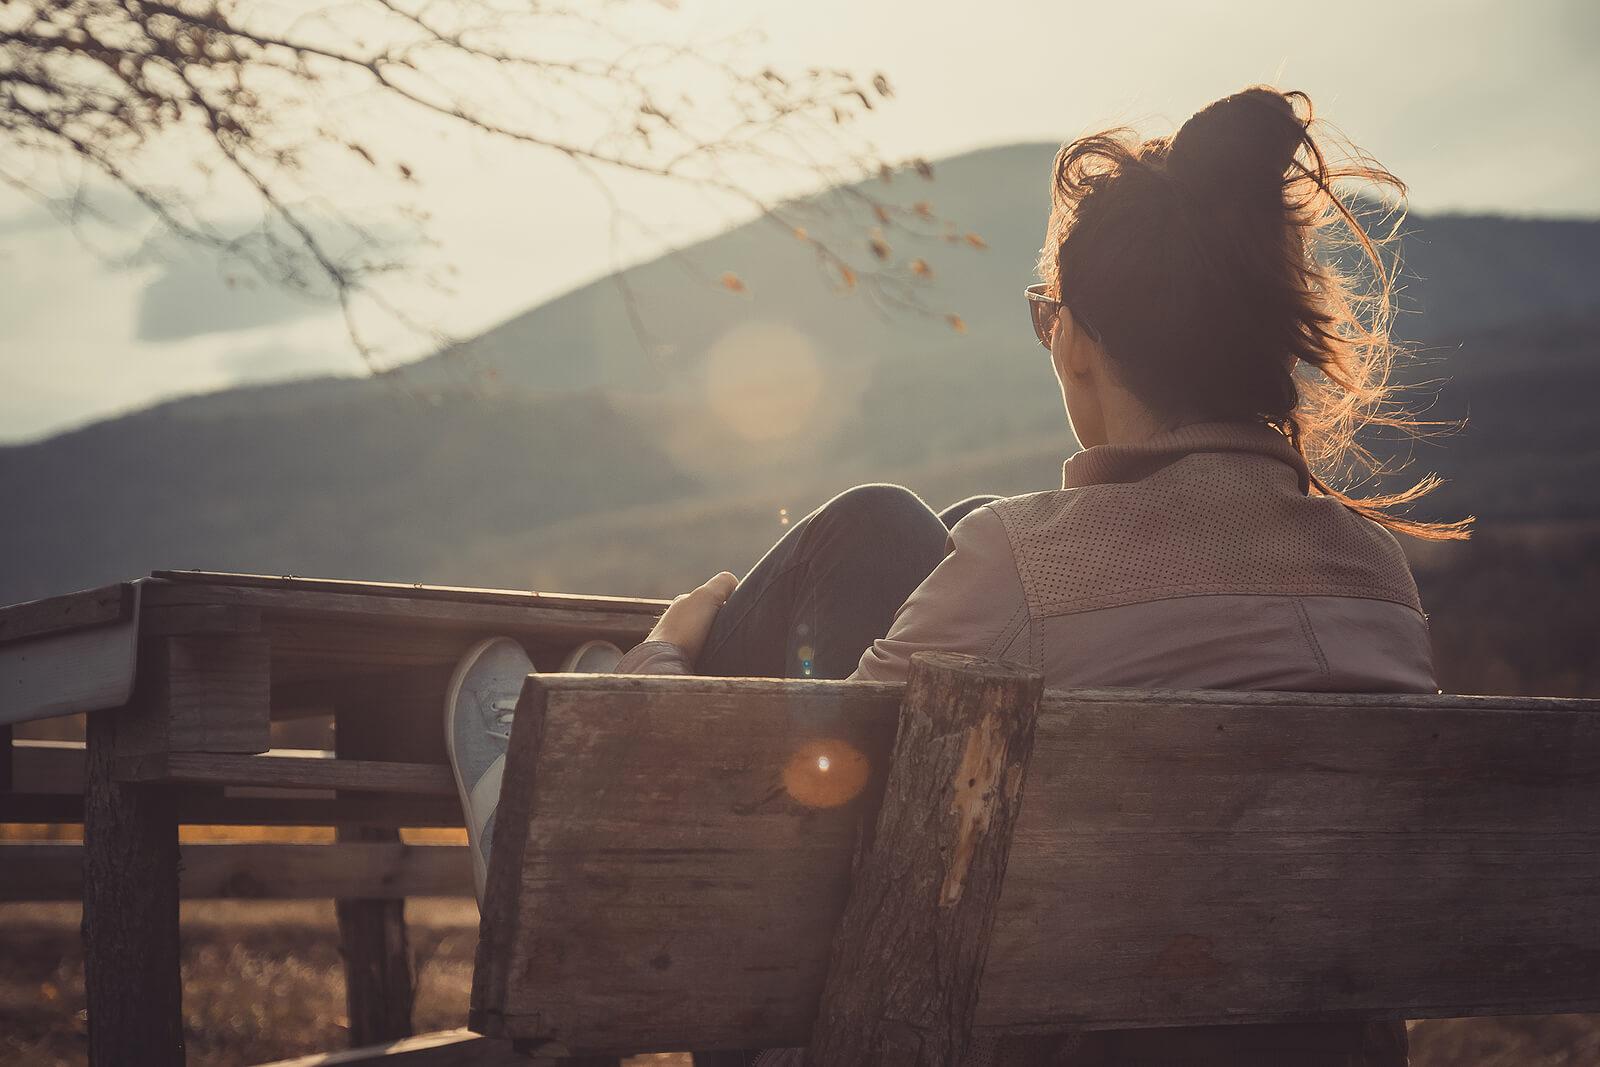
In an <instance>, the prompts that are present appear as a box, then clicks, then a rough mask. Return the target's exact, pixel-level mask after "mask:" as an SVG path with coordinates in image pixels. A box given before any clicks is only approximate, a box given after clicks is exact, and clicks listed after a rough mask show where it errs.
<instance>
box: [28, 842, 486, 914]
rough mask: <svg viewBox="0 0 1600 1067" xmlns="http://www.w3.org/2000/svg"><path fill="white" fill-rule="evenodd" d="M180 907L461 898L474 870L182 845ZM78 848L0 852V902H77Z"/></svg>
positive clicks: (313, 850)
mask: <svg viewBox="0 0 1600 1067" xmlns="http://www.w3.org/2000/svg"><path fill="white" fill-rule="evenodd" d="M178 854H179V856H180V858H181V859H182V864H183V878H182V881H181V883H180V885H179V889H178V891H179V895H180V896H181V897H182V898H183V899H185V900H327V899H331V898H334V897H361V898H370V899H399V898H403V897H411V896H429V897H441V896H466V895H469V894H471V892H472V863H471V860H470V858H469V857H468V855H467V850H466V848H465V847H463V846H460V845H405V844H400V843H399V842H371V843H368V842H355V841H348V842H340V843H337V844H332V845H313V844H307V845H301V844H215V845H199V844H189V845H181V846H179V849H178ZM83 860H84V855H83V847H82V846H81V845H77V844H73V843H69V842H49V843H27V844H5V845H0V900H3V901H23V900H78V899H81V897H82V894H83Z"/></svg>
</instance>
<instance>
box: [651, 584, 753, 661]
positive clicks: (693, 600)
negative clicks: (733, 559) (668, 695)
mask: <svg viewBox="0 0 1600 1067" xmlns="http://www.w3.org/2000/svg"><path fill="white" fill-rule="evenodd" d="M738 584H739V579H737V578H735V577H734V576H733V575H732V574H730V573H728V572H727V571H723V572H722V573H721V574H719V575H717V576H716V577H714V578H711V579H709V580H707V581H706V583H705V584H704V585H702V586H701V587H700V588H698V589H696V590H694V591H693V592H689V593H683V594H681V595H679V596H676V597H674V598H673V600H672V604H671V606H669V607H668V608H667V611H666V614H665V615H662V616H661V618H660V619H657V620H656V625H655V629H653V630H651V631H650V636H649V637H647V638H645V640H646V641H666V642H668V643H669V644H674V645H677V646H678V647H679V648H681V649H683V654H684V656H686V657H687V658H688V660H689V662H690V663H691V664H692V663H694V662H695V661H696V660H698V659H699V658H700V650H701V649H702V648H704V647H705V643H706V635H708V634H709V633H711V624H712V622H714V621H715V620H716V618H717V612H718V611H720V610H722V605H723V604H725V603H727V601H728V598H729V597H730V596H732V595H733V590H734V588H735V587H736V586H737V585H738Z"/></svg>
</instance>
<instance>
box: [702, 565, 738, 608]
mask: <svg viewBox="0 0 1600 1067" xmlns="http://www.w3.org/2000/svg"><path fill="white" fill-rule="evenodd" d="M738 587H739V579H737V578H735V577H734V576H733V575H732V574H730V573H729V572H728V571H723V572H722V573H720V574H716V575H713V576H712V577H710V578H707V579H706V581H705V584H704V585H702V586H701V587H700V588H701V589H704V590H705V591H706V592H708V593H710V594H711V596H712V597H713V598H715V600H716V602H717V604H718V605H722V604H726V603H727V602H728V598H729V597H731V596H732V595H733V591H734V590H735V589H737V588H738ZM697 592H698V590H697Z"/></svg>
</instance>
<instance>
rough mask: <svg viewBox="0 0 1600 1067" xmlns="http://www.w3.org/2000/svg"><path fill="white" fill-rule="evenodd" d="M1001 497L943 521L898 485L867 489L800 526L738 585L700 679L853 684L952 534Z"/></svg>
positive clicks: (715, 629)
mask: <svg viewBox="0 0 1600 1067" xmlns="http://www.w3.org/2000/svg"><path fill="white" fill-rule="evenodd" d="M998 499H999V497H993V496H974V497H968V498H967V499H966V500H963V501H961V502H960V503H959V504H952V505H951V506H950V507H948V508H945V509H944V510H943V511H941V512H934V511H933V510H932V509H930V508H929V507H928V505H926V504H924V503H923V502H922V499H921V498H920V497H918V496H917V494H915V493H913V492H912V491H911V490H909V489H906V488H904V487H902V486H898V485H858V486H856V487H855V488H854V489H848V490H846V491H845V492H843V493H840V494H839V495H838V496H836V497H834V498H833V499H832V500H830V501H828V502H827V503H826V504H824V505H822V506H821V507H820V508H818V509H817V510H816V511H813V512H812V513H811V514H809V515H807V516H806V517H805V518H803V519H801V520H800V521H799V522H797V523H795V524H794V526H793V527H791V528H790V530H789V531H788V532H787V533H785V534H784V535H783V537H781V538H780V539H779V540H778V543H777V544H775V545H773V546H772V548H771V549H769V550H768V551H767V554H766V555H764V556H762V557H761V561H760V562H759V563H757V564H756V565H755V566H754V567H753V568H751V570H750V573H749V574H746V575H745V576H744V578H743V580H741V581H740V582H739V587H738V588H737V589H735V590H734V593H733V596H731V597H729V598H728V602H727V603H726V604H724V605H723V606H722V610H721V611H719V612H718V613H717V621H716V623H715V624H714V625H713V626H712V627H711V634H710V636H708V637H707V638H706V644H705V649H704V650H703V651H702V652H701V653H700V658H699V660H698V661H696V667H695V669H696V670H697V671H698V673H700V674H710V675H719V676H722V677H729V678H731V677H756V678H845V677H848V676H849V675H850V673H851V672H852V671H854V670H855V669H856V663H857V662H858V661H859V660H860V659H861V654H862V653H863V652H865V651H866V650H867V647H868V646H869V645H871V644H872V642H873V641H875V640H876V639H878V638H880V637H882V636H883V635H884V634H886V633H888V632H889V623H890V622H892V621H893V619H894V613H895V612H896V611H898V610H899V609H900V605H901V604H904V603H905V601H906V597H908V596H910V595H911V591H912V590H913V589H915V588H916V587H917V586H919V585H921V584H922V580H923V579H924V578H926V577H927V576H928V574H929V573H930V572H931V571H932V570H933V568H934V567H936V566H938V564H939V561H940V560H942V559H943V558H944V553H945V542H946V538H947V537H948V535H949V532H950V527H952V526H954V525H955V524H956V523H957V522H959V521H960V520H961V518H962V517H963V516H965V515H966V514H967V513H968V512H970V511H973V510H975V509H977V508H980V507H982V506H983V505H985V504H987V503H989V502H990V501H993V500H998Z"/></svg>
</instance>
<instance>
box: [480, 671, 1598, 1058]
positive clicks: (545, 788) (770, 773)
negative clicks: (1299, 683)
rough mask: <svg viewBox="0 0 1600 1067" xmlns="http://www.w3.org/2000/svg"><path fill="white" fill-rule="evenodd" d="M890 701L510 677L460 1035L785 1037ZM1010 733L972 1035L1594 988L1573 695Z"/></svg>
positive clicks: (1564, 1000) (1250, 1017) (1189, 702)
mask: <svg viewBox="0 0 1600 1067" xmlns="http://www.w3.org/2000/svg"><path fill="white" fill-rule="evenodd" d="M899 694H900V687H897V686H890V685H881V684H877V683H845V682H782V681H771V680H718V679H694V678H638V677H635V678H605V677H592V676H591V677H584V676H555V677H542V678H537V679H531V680H530V682H529V686H528V689H526V690H525V692H524V701H525V707H526V706H531V702H534V701H536V700H537V701H542V702H543V714H542V733H541V736H540V739H539V743H537V744H531V743H529V742H531V740H532V731H530V732H529V733H528V734H527V735H522V734H520V733H519V731H521V729H522V723H523V718H522V712H521V711H519V716H518V726H517V728H516V730H514V732H513V740H512V747H513V752H512V767H513V770H511V771H508V774H507V783H508V788H507V791H506V793H505V795H504V797H503V798H502V810H501V816H500V817H501V820H502V822H501V824H500V825H501V833H502V834H508V833H510V827H511V825H512V823H515V822H523V821H525V822H526V827H525V830H524V837H523V841H522V843H521V847H520V848H519V849H518V851H519V853H520V854H519V855H516V856H511V855H509V852H508V854H506V855H502V854H501V850H500V848H497V849H496V864H495V866H494V867H492V869H491V881H490V889H489V893H490V904H491V905H493V906H495V907H496V908H497V909H498V910H497V911H496V914H495V918H494V922H493V924H492V926H490V925H486V927H485V929H486V931H487V930H490V929H492V930H493V931H494V938H493V942H492V943H485V944H482V945H480V966H479V976H480V981H481V980H482V979H483V977H484V976H485V975H486V974H487V975H490V976H494V977H495V981H493V982H486V983H482V985H481V987H480V986H477V985H475V989H474V996H475V1007H474V1014H473V1025H474V1026H475V1027H478V1028H481V1029H484V1030H486V1031H489V1032H493V1033H499V1034H505V1035H508V1036H513V1037H519V1038H525V1039H528V1040H530V1041H533V1042H534V1043H536V1044H538V1043H543V1044H542V1047H543V1048H544V1049H545V1050H547V1054H558V1053H559V1052H563V1051H571V1052H633V1051H644V1050H651V1049H670V1048H694V1047H699V1048H712V1047H722V1048H739V1047H755V1046H765V1045H799V1044H805V1043H806V1041H807V1039H808V1036H809V1033H810V1029H811V1024H812V1021H813V1019H814V1018H815V1012H816V1005H817V998H818V996H819V995H820V993H821V989H822V980H823V977H824V973H825V967H826V950H827V945H828V944H829V942H830V940H831V938H832V936H833V932H834V929H835V926H836V924H837V922H838V919H839V916H840V914H841V913H842V910H843V907H844V903H845V893H846V889H847V886H848V881H849V870H850V857H851V852H852V848H853V844H854V838H855V834H854V824H855V814H856V812H857V811H858V810H859V808H860V807H861V806H862V805H863V802H864V801H870V799H871V798H872V797H874V796H876V795H878V794H880V793H881V790H882V783H883V781H884V775H885V772H886V770H887V765H888V757H889V753H890V749H891V746H892V739H893V733H894V730H895V721H896V715H897V705H898V702H899ZM1036 729H1037V732H1036V737H1035V746H1034V752H1033V757H1032V762H1031V765H1030V770H1029V772H1028V782H1027V785H1026V788H1025V789H1024V792H1023V800H1022V807H1021V811H1020V813H1019V815H1018V821H1017V825H1016V830H1015V833H1014V839H1013V844H1012V849H1011V853H1010V856H1009V860H1008V866H1007V873H1006V882H1005V886H1004V889H1003V890H1002V893H1001V897H1000V903H999V909H998V912H997V914H996V917H995V926H994V932H993V936H992V938H991V942H990V950H989V957H988V960H987V962H986V964H985V968H984V977H983V982H982V988H981V991H980V995H979V1001H978V1006H977V1010H976V1016H975V1025H976V1026H978V1027H980V1028H984V1027H987V1028H996V1029H1000V1030H1005V1031H1008V1032H1029V1031H1048V1030H1052V1029H1060V1028H1063V1027H1071V1026H1089V1027H1108V1028H1115V1027H1140V1026H1151V1025H1176V1024H1180V1023H1181V1024H1194V1025H1200V1024H1207V1023H1224V1022H1271V1021H1299V1020H1304V1019H1309V1018H1324V1019H1325V1018H1358V1017H1368V1016H1380V1017H1411V1018H1417V1017H1425V1016H1438V1015H1444V1016H1459V1015H1468V1014H1477V1013H1536V1012H1543V1011H1594V1010H1597V1009H1600V894H1597V893H1595V892H1594V886H1595V885H1597V884H1600V701H1592V700H1591V701H1583V700H1555V699H1551V700H1540V699H1534V698H1521V699H1506V700H1501V699H1499V698H1471V697H1467V698H1463V697H1438V696H1432V697H1430V696H1393V697H1391V696H1378V695H1365V696H1343V695H1333V694H1326V695H1323V694H1274V693H1241V694H1233V693H1216V692H1204V693H1183V692H1161V693H1149V692H1141V691H1135V690H1092V691H1091V690H1083V691H1063V692H1054V693H1047V694H1045V697H1044V700H1043V702H1042V704H1041V710H1040V715H1039V720H1038V726H1037V728H1036ZM519 740H520V741H522V742H523V744H520V745H519ZM816 742H822V743H825V744H827V745H829V746H830V748H831V749H832V750H833V751H835V752H840V751H844V748H843V745H841V744H839V742H844V743H847V744H848V745H850V746H851V747H852V748H854V749H856V750H857V751H859V752H860V753H861V755H862V758H863V776H862V781H863V785H862V787H861V792H860V794H859V795H858V796H857V797H855V798H854V799H852V800H851V801H850V802H849V803H848V804H845V805H842V806H840V807H835V808H811V807H807V806H806V805H804V804H802V803H800V802H799V801H798V800H796V799H795V795H796V794H795V790H796V789H798V790H799V791H800V792H802V793H803V792H804V791H805V790H806V789H807V788H808V787H809V786H811V785H815V783H814V782H807V781H806V780H804V779H795V780H794V781H793V783H792V784H786V783H785V781H784V769H785V767H787V766H789V765H791V764H793V763H794V762H795V759H796V757H797V756H800V757H802V759H801V760H800V762H801V763H802V764H803V763H804V760H805V759H807V758H811V759H814V756H815V753H816V749H815V748H811V747H808V746H810V745H811V744H813V743H816ZM513 782H520V783H521V785H520V786H518V787H517V788H515V789H513V788H511V783H513ZM506 841H507V839H506V838H502V843H505V842H506ZM497 873H498V875H499V877H498V878H497V877H496V875H497Z"/></svg>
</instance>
